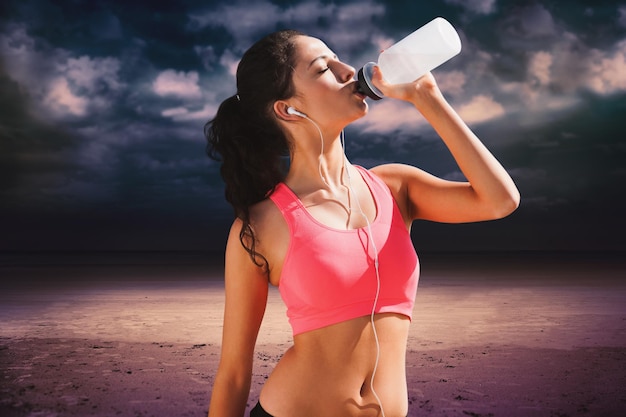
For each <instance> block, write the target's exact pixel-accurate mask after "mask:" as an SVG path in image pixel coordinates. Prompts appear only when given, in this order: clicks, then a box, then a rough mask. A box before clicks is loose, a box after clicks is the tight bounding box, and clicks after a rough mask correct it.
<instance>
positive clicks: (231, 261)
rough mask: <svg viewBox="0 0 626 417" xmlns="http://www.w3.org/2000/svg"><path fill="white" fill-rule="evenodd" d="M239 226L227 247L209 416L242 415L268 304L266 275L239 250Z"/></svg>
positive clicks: (233, 232)
mask: <svg viewBox="0 0 626 417" xmlns="http://www.w3.org/2000/svg"><path fill="white" fill-rule="evenodd" d="M241 224H242V222H241V220H239V219H237V220H235V222H234V223H233V226H232V227H231V230H230V234H229V236H228V243H227V245H226V257H225V271H224V273H225V294H226V301H225V307H224V327H223V331H222V349H221V356H220V363H219V367H218V370H217V374H216V376H215V381H214V383H213V392H212V394H211V403H210V405H209V417H242V416H243V415H244V413H245V409H246V403H247V401H248V395H249V393H250V383H251V379H252V362H253V358H254V346H255V344H256V339H257V336H258V333H259V328H260V326H261V321H262V320H263V315H264V314H265V307H266V304H267V293H268V279H267V275H265V274H264V273H263V270H262V269H261V268H259V267H258V266H256V265H255V264H254V263H253V262H252V260H251V259H250V256H249V255H248V252H246V251H245V249H244V248H243V247H242V245H241V243H240V241H239V231H240V230H241Z"/></svg>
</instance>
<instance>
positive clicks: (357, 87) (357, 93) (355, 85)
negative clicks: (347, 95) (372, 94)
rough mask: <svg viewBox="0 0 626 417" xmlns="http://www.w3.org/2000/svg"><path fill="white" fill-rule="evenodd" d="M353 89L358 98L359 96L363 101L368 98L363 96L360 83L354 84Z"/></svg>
mask: <svg viewBox="0 0 626 417" xmlns="http://www.w3.org/2000/svg"><path fill="white" fill-rule="evenodd" d="M352 87H353V90H354V91H353V93H354V94H356V95H357V96H359V97H360V98H361V99H365V98H367V96H366V95H365V94H363V92H362V91H361V88H360V87H359V82H358V81H355V82H354V83H352Z"/></svg>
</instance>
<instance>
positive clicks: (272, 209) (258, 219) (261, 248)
mask: <svg viewBox="0 0 626 417" xmlns="http://www.w3.org/2000/svg"><path fill="white" fill-rule="evenodd" d="M250 224H251V226H252V229H253V230H254V234H255V238H256V245H257V251H258V252H259V253H260V254H261V255H263V257H264V258H265V259H266V260H267V262H268V264H269V265H268V266H269V270H270V282H271V283H272V284H274V285H278V278H279V276H280V271H281V270H282V263H283V260H284V259H285V254H286V252H287V248H288V246H289V226H287V223H286V222H285V219H284V217H283V215H282V213H281V212H280V210H279V209H278V207H277V206H276V204H274V202H273V201H272V200H270V199H269V198H266V199H265V200H263V201H260V202H258V203H256V204H255V205H254V206H252V207H251V208H250Z"/></svg>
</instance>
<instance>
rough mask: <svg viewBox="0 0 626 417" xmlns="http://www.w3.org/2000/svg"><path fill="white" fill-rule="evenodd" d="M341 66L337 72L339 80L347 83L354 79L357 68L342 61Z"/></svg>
mask: <svg viewBox="0 0 626 417" xmlns="http://www.w3.org/2000/svg"><path fill="white" fill-rule="evenodd" d="M340 65H341V66H340V67H339V70H338V71H337V73H336V77H337V81H339V82H341V83H347V82H350V81H352V80H353V79H354V75H355V74H356V70H355V69H354V67H352V66H350V65H348V64H346V63H343V62H341V64H340Z"/></svg>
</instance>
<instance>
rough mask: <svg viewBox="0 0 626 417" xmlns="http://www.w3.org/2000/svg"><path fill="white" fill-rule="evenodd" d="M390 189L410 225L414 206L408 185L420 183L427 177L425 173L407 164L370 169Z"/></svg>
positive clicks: (386, 165)
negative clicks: (421, 179)
mask: <svg viewBox="0 0 626 417" xmlns="http://www.w3.org/2000/svg"><path fill="white" fill-rule="evenodd" d="M370 171H371V172H372V173H374V174H375V175H376V176H378V177H379V178H380V179H381V180H382V181H383V182H384V183H385V184H386V185H387V187H389V190H390V191H391V194H392V195H393V198H394V199H395V200H396V203H397V204H398V207H399V208H400V212H401V213H402V216H403V218H404V220H405V222H406V223H407V224H410V223H411V222H412V221H413V219H414V218H415V216H414V206H413V202H412V201H411V199H410V195H409V187H408V184H409V183H411V182H415V181H420V178H424V177H426V176H427V175H428V174H426V173H425V172H424V171H422V170H421V169H419V168H416V167H414V166H411V165H405V164H384V165H378V166H376V167H373V168H372V169H370Z"/></svg>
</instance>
